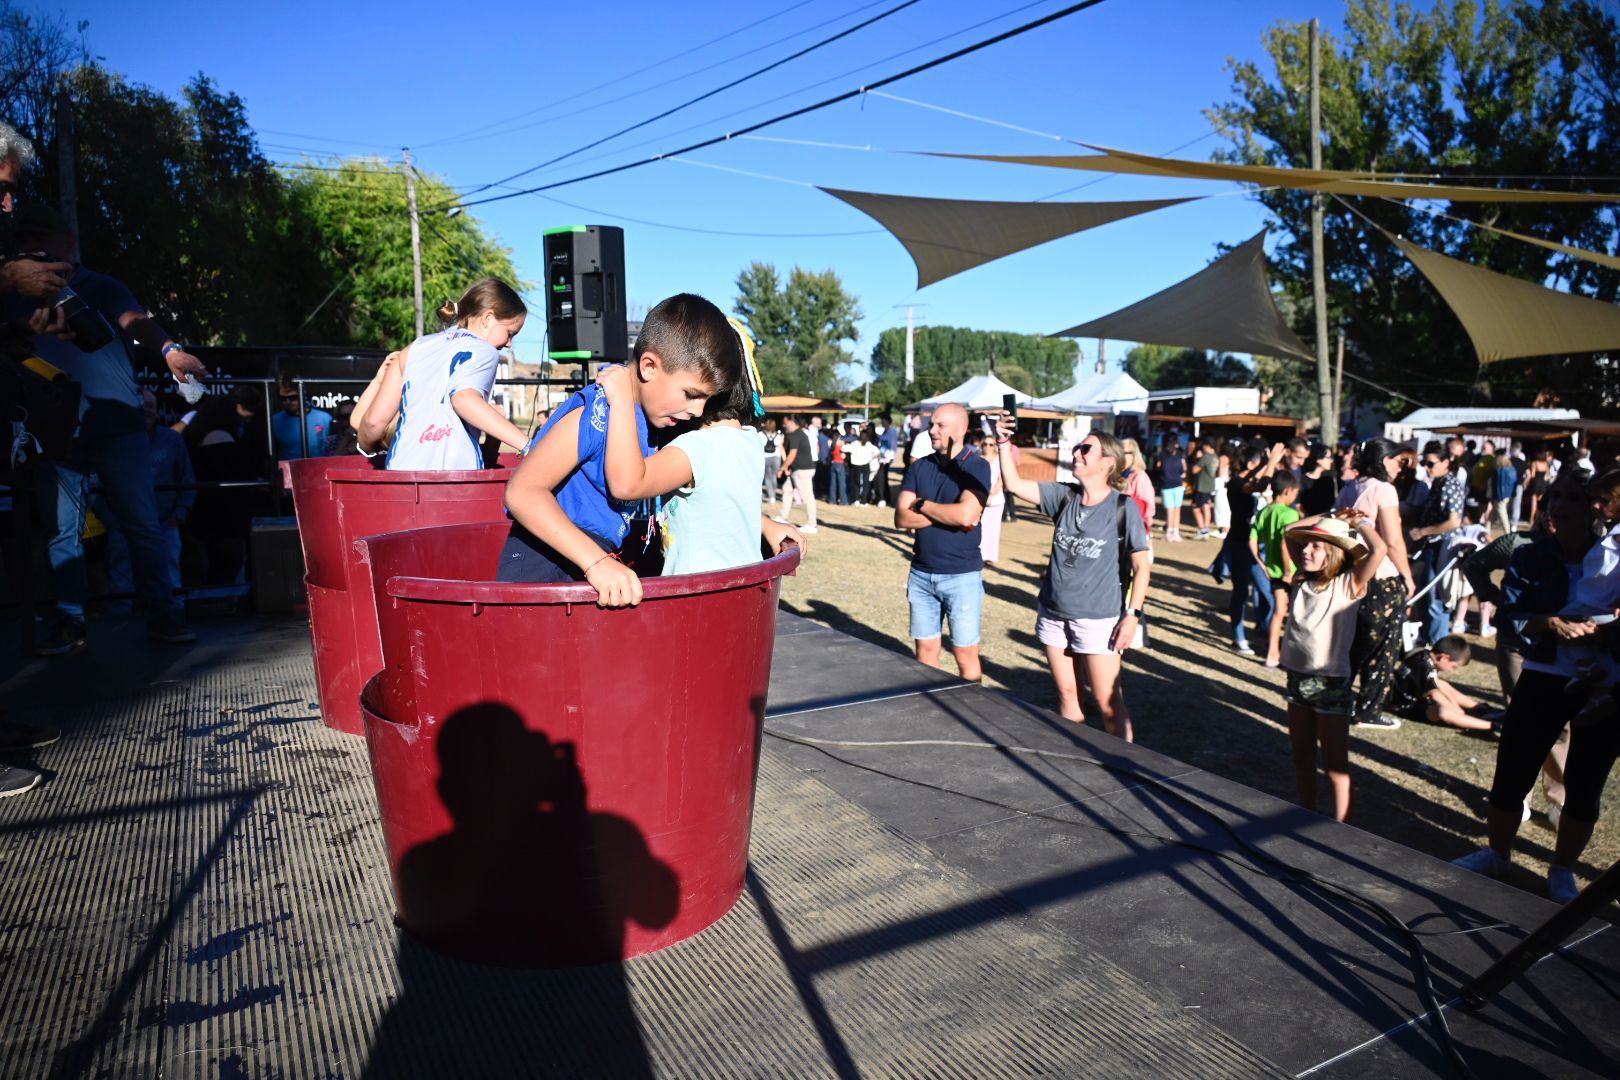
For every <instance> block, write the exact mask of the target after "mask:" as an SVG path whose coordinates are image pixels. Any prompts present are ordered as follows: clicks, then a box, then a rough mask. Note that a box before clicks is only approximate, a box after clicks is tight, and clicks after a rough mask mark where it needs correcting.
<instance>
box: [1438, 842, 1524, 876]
mask: <svg viewBox="0 0 1620 1080" xmlns="http://www.w3.org/2000/svg"><path fill="white" fill-rule="evenodd" d="M1511 862H1512V860H1511V859H1504V858H1503V857H1502V856H1500V855H1498V854H1497V853H1496V852H1495V851H1494V850H1492V849H1491V848H1488V847H1482V848H1480V849H1479V850H1478V851H1476V852H1474V853H1473V854H1471V855H1464V856H1463V857H1462V858H1460V859H1452V860H1451V865H1452V866H1460V867H1462V868H1463V869H1464V870H1471V871H1473V872H1474V873H1476V874H1484V875H1485V876H1486V877H1491V878H1500V877H1501V876H1502V875H1503V874H1505V873H1507V870H1508V866H1509V865H1510V864H1511Z"/></svg>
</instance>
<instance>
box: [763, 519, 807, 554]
mask: <svg viewBox="0 0 1620 1080" xmlns="http://www.w3.org/2000/svg"><path fill="white" fill-rule="evenodd" d="M759 531H760V535H761V536H763V537H765V544H766V546H767V547H769V548H770V549H771V550H772V551H774V552H776V553H777V554H778V555H780V554H781V553H782V549H783V546H784V545H785V544H786V543H787V542H788V541H789V540H791V541H793V542H794V543H795V544H798V545H799V554H800V555H808V554H809V553H810V546H809V545H808V544H806V543H805V542H804V534H803V533H801V532H800V531H799V530H798V529H795V528H794V527H793V526H792V525H787V524H784V523H782V522H780V521H777V520H775V519H773V518H772V517H771V516H770V515H769V514H761V515H759Z"/></svg>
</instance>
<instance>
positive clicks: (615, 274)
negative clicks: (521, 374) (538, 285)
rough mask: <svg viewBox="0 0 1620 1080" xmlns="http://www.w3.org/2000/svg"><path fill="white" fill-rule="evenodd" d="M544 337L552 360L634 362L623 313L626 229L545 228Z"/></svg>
mask: <svg viewBox="0 0 1620 1080" xmlns="http://www.w3.org/2000/svg"><path fill="white" fill-rule="evenodd" d="M545 241H546V332H547V334H548V336H549V339H550V343H549V345H548V346H547V353H548V355H549V357H550V358H551V359H552V360H577V361H580V362H581V363H590V362H592V361H609V362H618V361H626V360H629V359H630V341H629V334H628V332H627V329H626V326H625V310H624V230H623V229H620V228H618V227H616V226H613V225H564V226H562V227H561V228H556V229H547V230H546V232H545Z"/></svg>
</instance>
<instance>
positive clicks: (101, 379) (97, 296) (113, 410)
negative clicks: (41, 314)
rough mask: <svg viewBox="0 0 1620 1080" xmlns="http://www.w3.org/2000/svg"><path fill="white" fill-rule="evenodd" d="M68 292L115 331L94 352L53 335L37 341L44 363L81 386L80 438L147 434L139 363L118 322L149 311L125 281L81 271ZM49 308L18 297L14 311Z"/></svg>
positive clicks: (40, 303)
mask: <svg viewBox="0 0 1620 1080" xmlns="http://www.w3.org/2000/svg"><path fill="white" fill-rule="evenodd" d="M68 287H69V288H71V289H72V290H73V291H74V292H76V293H78V294H79V296H80V297H81V298H82V299H83V300H84V302H85V303H86V304H88V305H89V306H90V307H92V308H94V309H95V310H96V311H98V312H100V313H101V316H102V317H103V318H104V319H106V320H107V324H108V325H109V326H110V327H112V329H113V331H114V333H113V337H112V340H111V341H109V342H108V343H107V344H106V345H103V346H102V347H101V348H99V349H97V350H96V351H95V352H90V353H87V352H84V351H82V350H81V349H80V348H79V347H78V346H77V345H75V344H74V343H73V342H71V341H63V340H62V339H60V338H58V337H54V336H53V335H50V334H41V335H39V336H38V337H37V338H35V339H34V351H35V352H36V353H38V354H39V358H40V359H41V360H44V361H46V362H48V363H51V364H54V365H55V366H57V367H59V368H61V369H62V370H63V371H65V372H67V373H68V374H69V375H71V376H73V377H74V378H75V379H77V380H78V381H79V385H80V387H81V388H82V389H81V391H80V397H79V437H80V438H83V439H97V438H108V437H111V436H115V435H133V434H135V433H136V432H143V431H145V430H146V418H145V417H144V416H142V415H141V391H140V387H138V386H136V385H135V364H134V362H133V361H132V360H131V359H130V355H129V348H128V346H127V344H126V343H125V341H124V338H123V336H122V332H121V331H119V327H118V320H119V318H120V316H122V315H125V314H127V313H130V312H133V313H135V314H138V315H145V314H146V309H145V308H144V307H142V306H141V304H140V302H139V301H138V300H136V299H135V295H134V294H133V293H131V292H130V291H129V289H128V288H127V287H126V286H125V285H124V283H123V282H121V281H119V280H118V279H117V278H110V277H108V276H107V275H106V274H98V273H96V272H95V271H93V270H86V269H85V268H84V267H82V266H81V267H79V269H78V270H77V271H76V272H75V273H74V275H73V279H72V280H71V281H70V282H69V283H68ZM44 303H45V302H44V301H41V300H33V299H29V298H26V297H18V298H17V299H16V301H15V302H14V303H13V304H12V305H11V306H12V307H13V309H14V310H17V311H20V312H21V314H23V315H25V316H26V315H27V314H29V313H30V312H32V310H33V309H34V308H36V307H42V306H44Z"/></svg>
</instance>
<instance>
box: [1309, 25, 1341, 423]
mask: <svg viewBox="0 0 1620 1080" xmlns="http://www.w3.org/2000/svg"><path fill="white" fill-rule="evenodd" d="M1310 39H1311V41H1310V44H1311V168H1313V169H1320V168H1321V167H1322V37H1321V30H1320V23H1319V20H1317V19H1312V20H1311V30H1310ZM1322 246H1323V245H1322V195H1321V193H1320V192H1318V193H1316V194H1314V195H1312V196H1311V301H1312V305H1313V306H1314V307H1315V308H1316V400H1317V407H1318V408H1319V409H1320V410H1321V417H1322V428H1321V431H1320V436H1321V439H1322V441H1323V442H1324V443H1326V444H1327V445H1329V446H1331V445H1333V444H1334V443H1336V442H1338V440H1339V405H1338V401H1337V400H1336V399H1335V398H1334V396H1333V371H1332V369H1331V368H1330V367H1329V366H1328V328H1327V268H1326V267H1325V266H1324V265H1323V255H1322Z"/></svg>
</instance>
